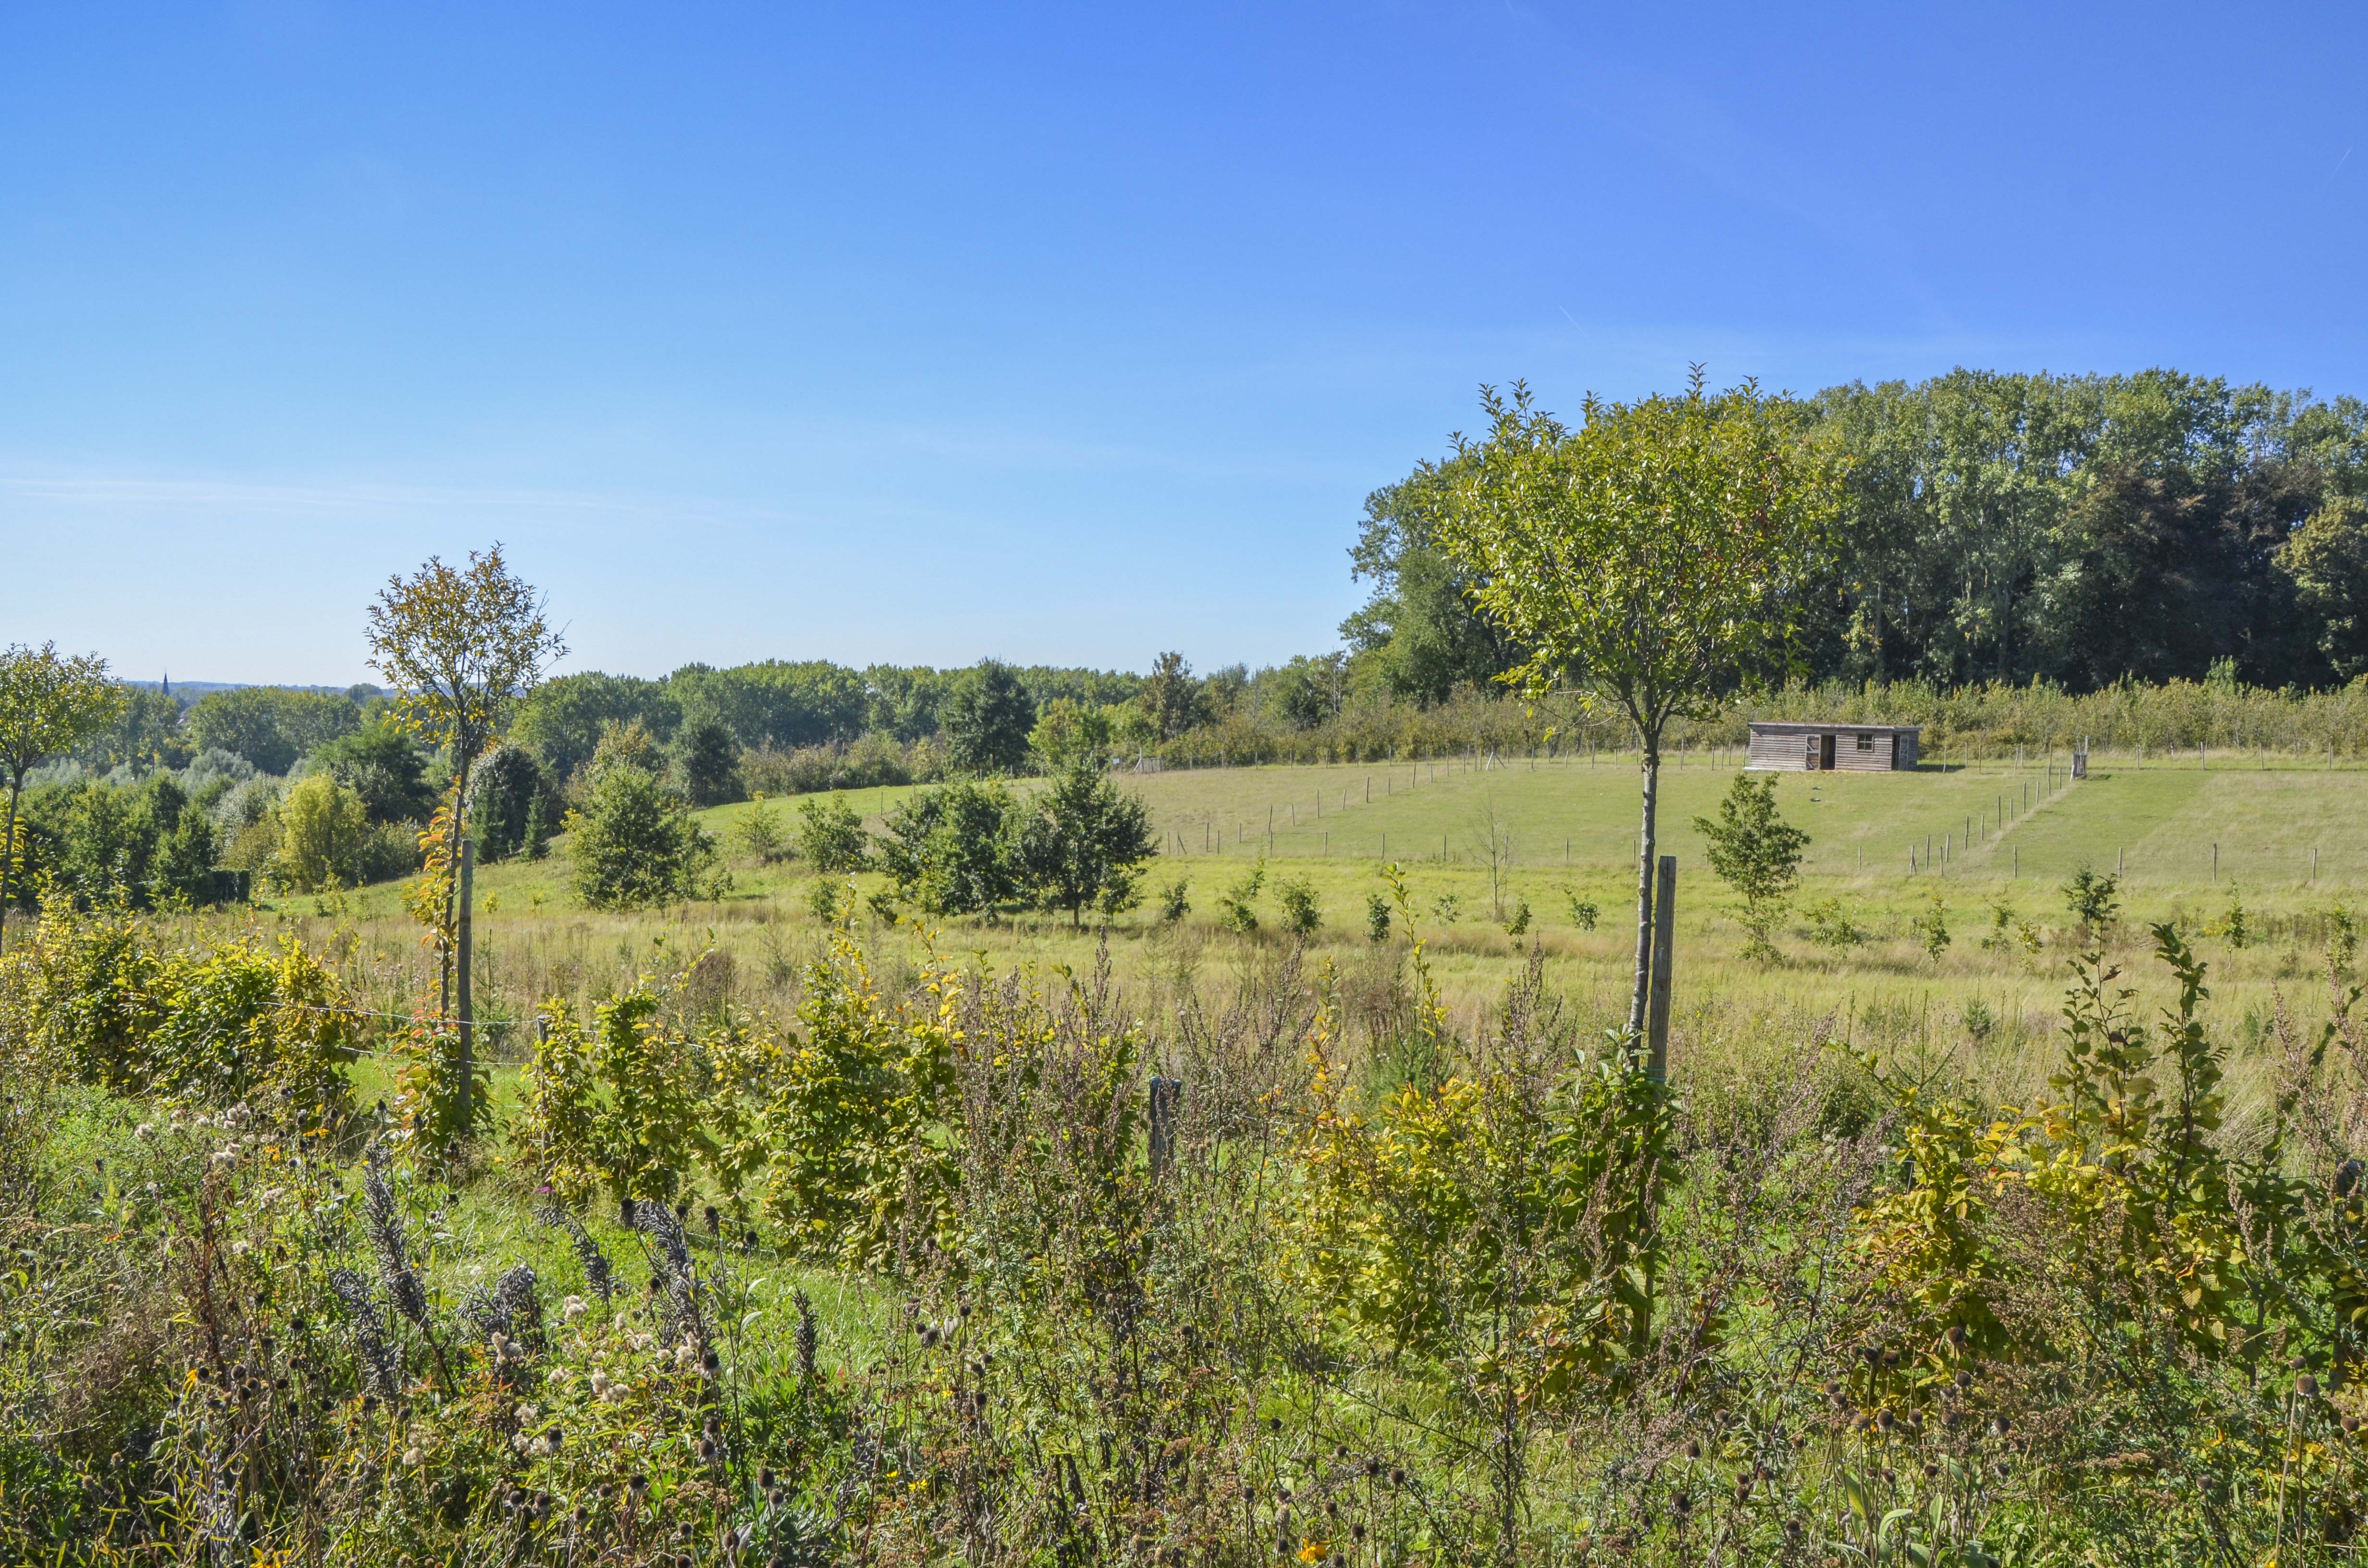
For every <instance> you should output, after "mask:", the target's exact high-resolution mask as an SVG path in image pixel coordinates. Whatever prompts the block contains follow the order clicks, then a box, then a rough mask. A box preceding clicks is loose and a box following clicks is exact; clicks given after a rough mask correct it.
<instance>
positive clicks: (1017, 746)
mask: <svg viewBox="0 0 2368 1568" xmlns="http://www.w3.org/2000/svg"><path fill="white" fill-rule="evenodd" d="M942 722H943V723H944V727H945V737H946V758H947V760H948V761H949V762H951V764H952V765H953V766H954V767H955V768H956V769H957V770H959V771H962V772H965V773H975V774H979V775H981V776H985V775H991V774H998V773H1017V772H1019V770H1020V769H1021V768H1022V767H1025V766H1026V765H1027V762H1028V735H1029V732H1030V731H1031V730H1033V729H1034V728H1035V727H1036V705H1035V703H1033V702H1032V701H1030V699H1029V697H1028V692H1027V688H1026V687H1022V686H1021V685H1020V684H1019V676H1015V675H1014V674H1012V672H1011V668H1010V666H1009V665H1003V664H999V663H997V662H996V661H995V660H993V659H982V660H981V661H979V663H978V665H977V666H976V667H975V668H973V669H969V670H965V671H963V672H962V677H961V678H960V679H959V680H957V681H955V682H954V687H953V690H952V691H951V693H950V694H949V695H948V696H947V698H946V703H945V707H944V709H943V710H942Z"/></svg>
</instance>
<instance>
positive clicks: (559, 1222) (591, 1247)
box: [535, 1204, 631, 1301]
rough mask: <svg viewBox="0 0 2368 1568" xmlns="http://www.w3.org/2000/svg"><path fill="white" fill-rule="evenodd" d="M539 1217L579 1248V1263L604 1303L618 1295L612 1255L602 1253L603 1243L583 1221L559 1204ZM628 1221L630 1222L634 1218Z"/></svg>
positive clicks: (538, 1211)
mask: <svg viewBox="0 0 2368 1568" xmlns="http://www.w3.org/2000/svg"><path fill="white" fill-rule="evenodd" d="M535 1218H536V1219H538V1220H540V1221H542V1222H543V1223H544V1224H546V1225H552V1226H556V1227H557V1228H558V1229H560V1230H563V1231H565V1232H566V1233H567V1244H568V1245H569V1246H571V1247H573V1248H575V1261H576V1262H577V1263H578V1264H579V1265H581V1266H582V1267H583V1269H584V1278H585V1279H586V1282H588V1283H589V1284H590V1285H591V1287H592V1289H593V1290H595V1291H597V1292H598V1294H599V1297H600V1299H601V1300H602V1301H607V1300H609V1297H610V1296H612V1295H613V1294H615V1292H616V1289H617V1281H616V1277H615V1276H614V1275H613V1274H612V1273H611V1272H610V1271H609V1255H608V1254H606V1253H604V1252H602V1251H601V1250H600V1244H599V1243H598V1242H596V1241H594V1240H593V1239H592V1234H591V1233H590V1232H588V1231H586V1229H585V1228H584V1225H583V1222H582V1221H579V1220H577V1219H576V1218H575V1215H573V1214H571V1213H569V1212H568V1211H567V1210H564V1209H562V1208H560V1207H559V1206H558V1205H557V1204H552V1205H550V1206H548V1207H545V1208H543V1209H541V1210H537V1211H536V1213H535ZM627 1218H628V1221H630V1220H631V1216H630V1215H629V1216H627Z"/></svg>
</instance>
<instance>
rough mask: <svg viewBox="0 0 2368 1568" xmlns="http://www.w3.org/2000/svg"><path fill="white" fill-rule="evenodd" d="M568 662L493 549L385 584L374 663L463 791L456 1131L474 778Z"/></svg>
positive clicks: (466, 1064)
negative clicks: (522, 702) (518, 714)
mask: <svg viewBox="0 0 2368 1568" xmlns="http://www.w3.org/2000/svg"><path fill="white" fill-rule="evenodd" d="M566 652H567V645H566V644H565V643H564V642H562V641H561V640H560V635H559V633H558V632H557V631H553V630H552V627H551V624H550V622H549V620H548V619H546V617H545V613H544V602H543V598H542V596H541V594H539V593H537V592H536V591H535V590H534V589H533V588H532V587H531V586H529V585H528V584H526V583H525V582H524V581H522V580H521V579H519V578H518V577H517V576H516V575H514V574H512V573H511V572H510V570H509V567H508V564H507V562H504V561H503V559H502V547H501V546H500V545H499V544H495V546H494V547H493V548H492V549H491V550H488V551H485V552H484V553H483V554H482V555H481V554H479V553H478V552H477V551H473V550H472V551H470V552H469V563H468V565H466V566H448V565H446V564H445V563H444V562H443V560H442V559H441V558H439V557H437V556H432V555H431V556H429V557H428V558H427V565H425V566H422V567H421V568H420V569H419V570H418V571H417V572H416V573H415V574H412V575H411V576H410V577H407V578H406V577H403V576H400V575H397V576H393V577H390V578H388V579H387V584H386V587H385V588H384V589H383V590H382V591H381V593H380V594H379V597H378V599H377V602H376V603H374V604H372V605H371V606H370V666H371V667H372V668H373V669H376V670H377V671H379V672H380V673H381V675H384V676H386V677H387V679H388V681H389V682H390V683H392V684H393V687H394V688H395V692H396V703H397V712H398V714H399V715H400V717H401V720H402V722H404V724H406V725H407V726H409V727H410V728H411V729H413V730H415V731H417V732H418V733H422V734H426V735H430V736H433V737H435V739H437V740H438V742H440V743H441V744H443V745H444V747H445V749H446V752H447V754H448V755H449V756H450V757H451V759H452V777H453V780H454V784H455V789H454V809H453V811H452V813H451V817H452V820H451V828H450V835H451V836H450V844H449V846H448V851H449V855H450V864H451V865H452V866H454V867H456V868H457V869H458V881H459V885H458V891H457V896H456V899H455V904H454V910H453V937H454V941H453V947H454V949H455V950H454V954H453V962H454V966H455V967H454V975H455V986H454V990H455V992H456V993H457V996H456V1000H457V1002H458V1004H459V1006H458V1008H457V1012H458V1014H459V1017H460V1025H461V1041H460V1044H461V1059H460V1084H459V1104H458V1105H457V1106H456V1107H455V1125H457V1126H459V1127H460V1128H461V1129H463V1130H466V1129H467V1128H468V1127H469V1126H470V1124H471V1107H470V1104H469V1097H470V1093H471V1085H472V1084H473V1083H474V1082H475V1079H474V1073H475V1070H476V1064H475V1062H474V1060H473V1057H474V1046H475V1042H474V1040H473V1039H472V1035H473V1032H474V1031H473V1028H472V1026H473V1024H474V1022H475V1018H474V1014H473V1011H472V1007H471V997H470V985H469V981H470V976H469V960H470V946H471V944H470V930H469V926H470V913H471V912H470V907H469V905H470V898H471V889H470V881H471V879H470V875H469V871H470V866H469V836H468V815H469V785H470V777H469V776H470V772H471V770H472V768H473V767H475V765H476V761H477V759H478V758H479V757H480V756H483V755H484V752H485V750H486V748H487V747H488V746H490V745H491V744H493V742H494V740H495V737H497V736H498V735H499V734H500V733H502V730H503V728H504V726H506V725H507V723H508V722H509V717H510V715H511V713H512V712H514V711H515V710H516V709H517V707H518V701H519V699H522V698H523V697H525V695H526V694H527V693H528V692H529V691H530V690H532V689H533V688H534V685H535V683H536V682H537V681H538V680H540V679H541V678H542V672H543V671H544V670H546V669H548V668H549V667H550V666H551V665H552V662H553V661H555V660H557V659H559V658H560V657H562V656H563V655H564V654H565V653H566Z"/></svg>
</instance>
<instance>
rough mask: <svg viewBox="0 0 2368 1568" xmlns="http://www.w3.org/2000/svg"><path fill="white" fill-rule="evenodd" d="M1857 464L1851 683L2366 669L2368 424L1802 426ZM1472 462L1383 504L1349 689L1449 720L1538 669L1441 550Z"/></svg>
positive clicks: (1366, 566) (2110, 411) (2151, 399)
mask: <svg viewBox="0 0 2368 1568" xmlns="http://www.w3.org/2000/svg"><path fill="white" fill-rule="evenodd" d="M1800 412H1801V415H1802V417H1803V419H1804V421H1806V422H1807V423H1809V424H1811V425H1813V426H1819V427H1822V428H1823V429H1824V430H1825V431H1826V432H1827V434H1828V435H1829V436H1830V437H1831V438H1832V439H1833V440H1834V441H1836V442H1837V443H1838V444H1839V446H1840V448H1841V449H1842V450H1843V451H1844V452H1845V453H1846V454H1847V455H1848V457H1849V459H1850V480H1849V494H1848V501H1847V506H1846V507H1845V512H1844V517H1843V519H1842V523H1841V527H1840V533H1839V540H1838V544H1839V550H1838V553H1837V556H1836V560H1835V562H1834V564H1833V568H1832V570H1831V572H1830V574H1828V575H1827V579H1826V582H1825V584H1824V586H1823V588H1822V591H1821V592H1820V593H1819V594H1818V595H1817V596H1816V603H1815V604H1814V605H1813V606H1812V607H1810V608H1811V613H1810V615H1809V618H1808V627H1807V632H1806V635H1805V637H1804V642H1803V644H1802V647H1801V656H1802V659H1803V661H1804V665H1805V666H1806V672H1807V673H1808V674H1810V675H1812V676H1816V677H1819V678H1826V679H1841V680H1847V681H1850V682H1852V683H1854V684H1855V683H1858V682H1862V681H1867V680H1874V681H1888V680H1896V679H1902V678H1907V679H1916V680H1922V681H1929V682H1932V683H1935V684H1937V685H1940V686H1944V687H1946V686H1960V685H1967V684H1973V683H1979V682H1986V681H2002V682H2007V683H2009V684H2015V685H2022V684H2027V683H2029V682H2030V681H2032V680H2033V679H2039V680H2044V681H2048V682H2052V683H2055V684H2057V685H2061V686H2063V687H2066V688H2068V689H2071V690H2075V691H2087V690H2093V689H2096V688H2098V687H2105V686H2110V685H2112V684H2113V683H2115V682H2117V681H2120V680H2123V679H2124V678H2127V679H2134V680H2138V681H2155V682H2159V681H2166V680H2172V679H2185V680H2191V681H2200V680H2202V679H2203V678H2204V676H2206V675H2207V674H2208V673H2209V672H2210V670H2211V669H2212V667H2213V665H2215V664H2217V663H2219V662H2220V661H2223V660H2228V661H2233V668H2234V672H2235V675H2236V676H2237V678H2238V679H2240V680H2242V681H2243V682H2245V683H2247V684H2248V685H2254V686H2262V687H2286V686H2303V687H2324V686H2330V685H2340V684H2341V683H2342V682H2344V681H2347V680H2350V679H2351V677H2353V676H2357V675H2359V674H2361V673H2362V672H2363V671H2368V614H2363V611H2368V403H2363V402H2362V400H2360V399H2358V398H2355V397H2340V398H2337V399H2335V400H2333V401H2331V402H2328V401H2322V400H2319V399H2317V398H2314V397H2312V396H2311V395H2310V394H2309V393H2307V392H2277V391H2273V390H2272V389H2271V388H2268V387H2264V386H2259V385H2253V386H2234V385H2231V384H2230V383H2228V382H2227V381H2225V380H2221V379H2217V378H2205V377H2197V376H2190V375H2185V374H2182V373H2180V372H2178V371H2172V370H2148V371H2144V372H2142V373H2139V374H2136V375H2130V376H2055V375H2048V374H2044V373H2041V374H2007V373H1998V372H1989V371H1974V370H1963V369H1961V370H1956V371H1952V372H1951V373H1950V374H1948V375H1946V376H1941V377H1936V378H1934V379H1932V380H1930V381H1921V382H1917V383H1914V384H1909V383H1907V382H1903V381H1886V382H1883V383H1880V384H1878V385H1875V386H1868V385H1866V384H1864V383H1862V382H1852V383H1850V384H1849V385H1846V386H1839V387H1832V388H1828V389H1827V390H1826V391H1825V392H1819V393H1818V394H1816V396H1815V397H1814V398H1811V399H1808V400H1806V402H1805V403H1804V404H1803V405H1802V408H1801V411H1800ZM1455 474H1456V470H1455V467H1454V464H1453V463H1452V461H1451V462H1449V463H1446V464H1443V465H1424V466H1423V467H1421V468H1419V469H1417V472H1415V473H1414V474H1412V475H1411V476H1409V477H1408V478H1407V479H1406V480H1404V481H1401V482H1400V483H1396V484H1393V485H1390V486H1386V487H1384V488H1383V489H1382V490H1379V491H1376V492H1375V493H1374V494H1372V496H1371V497H1370V498H1369V499H1368V501H1367V504H1366V517H1365V521H1364V526H1363V532H1362V535H1361V537H1360V540H1359V542H1358V544H1357V546H1356V548H1355V550H1354V551H1352V566H1353V570H1354V571H1355V572H1356V573H1357V574H1359V575H1360V576H1362V577H1366V578H1370V579H1372V581H1373V583H1374V585H1375V587H1374V593H1373V596H1372V600H1371V601H1370V602H1369V603H1368V604H1367V605H1366V606H1365V607H1364V608H1362V609H1360V610H1359V611H1358V612H1357V613H1356V614H1355V615H1353V616H1351V617H1350V618H1349V619H1348V620H1347V621H1346V622H1345V623H1343V625H1342V627H1341V632H1342V635H1343V637H1344V638H1345V639H1346V640H1347V642H1348V643H1349V647H1350V649H1351V651H1352V657H1351V659H1350V661H1349V664H1350V676H1351V681H1350V684H1351V685H1352V686H1355V687H1380V688H1384V689H1387V690H1389V691H1392V692H1394V693H1396V694H1398V695H1401V696H1405V697H1409V698H1412V699H1417V700H1418V701H1422V702H1436V701H1439V700H1441V699H1444V698H1446V697H1447V696H1448V695H1449V694H1450V693H1451V692H1452V691H1454V690H1455V689H1457V688H1459V687H1474V686H1475V685H1477V684H1479V683H1483V682H1486V680H1488V679H1489V678H1490V677H1491V676H1494V675H1496V674H1497V672H1499V671H1500V670H1502V669H1504V668H1506V667H1507V666H1508V665H1509V664H1510V663H1511V661H1512V658H1513V656H1514V651H1513V650H1511V649H1509V648H1508V647H1507V646H1505V645H1504V643H1503V642H1502V641H1501V639H1500V638H1499V637H1498V636H1497V633H1496V632H1495V631H1493V629H1491V628H1490V627H1489V626H1488V625H1487V624H1486V622H1485V621H1483V620H1482V619H1479V618H1478V617H1477V616H1476V615H1475V614H1474V612H1473V610H1472V609H1471V608H1470V600H1469V597H1468V590H1469V588H1470V587H1471V585H1470V584H1468V583H1466V582H1464V581H1463V580H1462V579H1461V578H1460V577H1459V576H1458V574H1457V573H1456V571H1455V570H1454V568H1453V567H1452V565H1451V564H1450V563H1449V562H1447V561H1446V560H1445V558H1444V557H1443V556H1442V555H1441V554H1440V551H1438V550H1437V549H1436V548H1435V545H1434V540H1433V522H1434V518H1435V514H1436V508H1437V505H1438V497H1439V495H1440V493H1441V488H1442V487H1443V486H1446V485H1448V484H1452V483H1453V481H1454V478H1455Z"/></svg>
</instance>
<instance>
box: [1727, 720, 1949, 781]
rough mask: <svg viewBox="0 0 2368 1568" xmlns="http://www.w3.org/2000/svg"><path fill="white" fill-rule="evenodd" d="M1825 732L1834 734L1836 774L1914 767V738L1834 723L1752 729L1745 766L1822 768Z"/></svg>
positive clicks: (1798, 770) (1778, 769)
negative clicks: (1817, 727)
mask: <svg viewBox="0 0 2368 1568" xmlns="http://www.w3.org/2000/svg"><path fill="white" fill-rule="evenodd" d="M1827 735H1830V736H1832V737H1833V743H1834V771H1836V772H1837V773H1841V772H1850V773H1889V772H1891V771H1893V770H1894V769H1897V768H1913V767H1915V766H1916V737H1915V736H1914V735H1910V734H1901V733H1895V732H1892V731H1888V730H1854V729H1851V728H1850V727H1849V726H1847V725H1841V724H1837V725H1835V726H1834V727H1833V728H1831V729H1829V730H1822V731H1819V732H1817V733H1811V734H1803V733H1798V732H1789V733H1763V732H1761V731H1758V730H1754V731H1752V732H1751V748H1750V759H1749V761H1748V764H1747V765H1746V766H1748V767H1755V768H1759V769H1762V770H1764V771H1776V772H1794V773H1802V772H1814V771H1816V770H1817V769H1819V768H1820V767H1823V765H1824V764H1823V756H1824V753H1823V749H1822V748H1823V746H1824V744H1825V739H1826V737H1827ZM1861 735H1864V736H1866V737H1867V741H1868V745H1867V749H1866V750H1864V751H1861V750H1859V749H1858V738H1859V736H1861Z"/></svg>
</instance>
